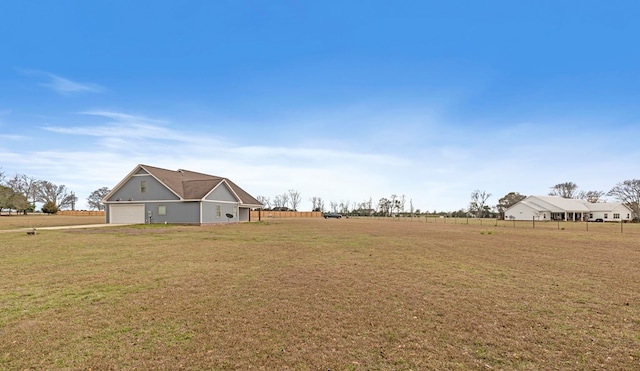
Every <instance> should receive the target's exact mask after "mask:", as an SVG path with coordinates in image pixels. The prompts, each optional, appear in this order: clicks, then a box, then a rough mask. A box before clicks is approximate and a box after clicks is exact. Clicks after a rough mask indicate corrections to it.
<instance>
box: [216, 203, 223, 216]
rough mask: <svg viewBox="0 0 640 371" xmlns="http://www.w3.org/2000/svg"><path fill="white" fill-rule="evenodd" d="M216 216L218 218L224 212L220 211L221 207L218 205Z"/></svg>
mask: <svg viewBox="0 0 640 371" xmlns="http://www.w3.org/2000/svg"><path fill="white" fill-rule="evenodd" d="M216 216H217V217H218V218H219V217H221V216H222V212H221V211H220V205H216Z"/></svg>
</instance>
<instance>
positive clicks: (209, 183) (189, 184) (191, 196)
mask: <svg viewBox="0 0 640 371" xmlns="http://www.w3.org/2000/svg"><path fill="white" fill-rule="evenodd" d="M140 170H143V171H145V172H147V173H148V174H149V175H151V176H152V177H154V178H155V179H156V180H157V181H159V182H160V183H162V184H163V185H164V186H165V187H167V189H169V190H170V191H171V192H173V193H175V194H176V195H177V196H178V197H180V199H181V200H202V199H204V198H205V197H206V196H207V195H208V194H209V193H210V192H211V191H212V190H213V189H214V188H216V187H217V186H218V185H220V184H226V185H227V187H228V188H229V189H230V190H231V192H232V193H233V194H234V196H235V197H236V198H237V200H238V202H240V204H241V205H244V206H254V207H262V206H263V205H262V204H261V203H260V201H258V200H256V199H255V198H254V197H253V196H251V195H250V194H249V193H247V192H246V191H245V190H243V189H242V188H240V187H239V186H238V185H236V184H235V183H233V182H232V181H230V180H229V179H227V178H223V177H219V176H214V175H208V174H203V173H198V172H195V171H189V170H183V169H179V170H167V169H163V168H159V167H155V166H149V165H142V164H140V165H138V166H137V167H136V168H135V169H134V170H133V171H132V172H131V173H129V175H128V176H127V177H126V178H125V179H123V181H121V182H120V183H119V184H118V185H117V186H116V188H114V189H113V190H112V191H111V192H110V193H109V194H108V195H107V196H106V197H105V200H106V199H108V198H109V197H110V195H111V193H113V192H115V191H116V190H117V189H118V188H120V186H122V184H124V183H125V182H126V181H127V180H128V179H129V178H131V177H132V176H133V174H140Z"/></svg>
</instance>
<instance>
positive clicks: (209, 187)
mask: <svg viewBox="0 0 640 371" xmlns="http://www.w3.org/2000/svg"><path fill="white" fill-rule="evenodd" d="M102 201H103V202H104V204H105V210H106V222H107V223H113V224H130V223H136V224H142V223H178V224H200V225H201V224H216V223H229V222H245V221H250V219H251V213H250V211H251V209H261V208H262V207H263V206H262V204H261V203H260V202H259V201H258V200H256V199H255V198H254V197H252V196H251V195H250V194H248V193H247V192H245V191H244V190H243V189H242V188H240V187H238V186H237V185H236V184H235V183H233V182H232V181H230V180H229V179H227V178H222V177H217V176H213V175H207V174H202V173H197V172H193V171H189V170H181V169H180V170H176V171H173V170H167V169H161V168H158V167H153V166H148V165H138V166H136V167H135V168H134V169H133V171H131V172H130V173H129V175H127V176H126V177H125V178H124V179H123V180H122V181H121V182H120V183H118V185H116V186H115V187H114V188H113V190H112V191H111V192H109V194H107V195H106V196H105V197H104V199H103V200H102Z"/></svg>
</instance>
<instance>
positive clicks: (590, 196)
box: [576, 191, 606, 204]
mask: <svg viewBox="0 0 640 371" xmlns="http://www.w3.org/2000/svg"><path fill="white" fill-rule="evenodd" d="M605 194H606V193H605V192H603V191H587V192H584V191H580V192H578V196H577V197H576V198H579V199H583V200H587V202H591V203H592V204H595V203H598V202H601V201H602V196H604V195H605Z"/></svg>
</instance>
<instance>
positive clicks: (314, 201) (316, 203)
mask: <svg viewBox="0 0 640 371" xmlns="http://www.w3.org/2000/svg"><path fill="white" fill-rule="evenodd" d="M309 201H311V211H323V210H322V208H323V206H324V205H322V198H320V197H317V196H313V197H311V198H310V199H309Z"/></svg>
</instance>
